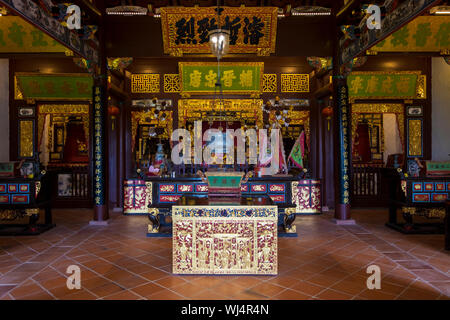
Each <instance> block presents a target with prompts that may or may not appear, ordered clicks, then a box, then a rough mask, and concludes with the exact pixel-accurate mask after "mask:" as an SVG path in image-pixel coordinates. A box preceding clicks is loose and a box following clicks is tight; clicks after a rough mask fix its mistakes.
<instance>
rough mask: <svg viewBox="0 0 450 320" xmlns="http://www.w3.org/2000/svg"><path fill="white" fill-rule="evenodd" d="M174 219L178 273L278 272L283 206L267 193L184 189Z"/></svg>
mask: <svg viewBox="0 0 450 320" xmlns="http://www.w3.org/2000/svg"><path fill="white" fill-rule="evenodd" d="M172 219H173V229H172V230H173V235H172V242H173V253H172V257H173V273H175V274H247V275H248V274H259V275H261V274H265V275H276V274H277V270H278V248H277V242H278V239H277V220H278V208H277V206H276V205H275V204H274V203H273V201H272V200H271V199H270V198H269V197H268V196H242V197H240V198H208V197H207V196H200V195H185V196H183V197H181V198H180V199H179V200H178V201H177V203H176V204H175V205H174V206H173V207H172Z"/></svg>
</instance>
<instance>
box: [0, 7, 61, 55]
mask: <svg viewBox="0 0 450 320" xmlns="http://www.w3.org/2000/svg"><path fill="white" fill-rule="evenodd" d="M65 51H67V49H66V47H64V46H63V45H61V44H59V42H58V41H56V40H53V39H52V38H50V37H49V36H48V35H46V34H45V33H44V32H42V31H41V30H39V29H38V28H35V27H34V26H32V25H31V24H29V23H28V22H26V21H25V20H24V19H22V18H20V17H15V16H4V17H1V19H0V53H35V52H36V53H38V52H41V53H42V52H65Z"/></svg>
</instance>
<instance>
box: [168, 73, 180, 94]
mask: <svg viewBox="0 0 450 320" xmlns="http://www.w3.org/2000/svg"><path fill="white" fill-rule="evenodd" d="M164 92H165V93H178V92H180V75H179V74H178V73H175V74H172V73H166V74H165V75H164Z"/></svg>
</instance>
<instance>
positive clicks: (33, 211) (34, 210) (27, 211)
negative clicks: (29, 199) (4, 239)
mask: <svg viewBox="0 0 450 320" xmlns="http://www.w3.org/2000/svg"><path fill="white" fill-rule="evenodd" d="M25 214H26V215H27V216H31V215H33V214H39V208H29V209H25Z"/></svg>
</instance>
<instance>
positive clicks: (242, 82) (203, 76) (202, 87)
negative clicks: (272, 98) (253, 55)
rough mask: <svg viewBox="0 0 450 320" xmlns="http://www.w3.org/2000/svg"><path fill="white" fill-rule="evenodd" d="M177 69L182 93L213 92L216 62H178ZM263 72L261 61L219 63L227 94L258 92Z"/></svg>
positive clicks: (215, 78) (215, 79) (223, 85)
mask: <svg viewBox="0 0 450 320" xmlns="http://www.w3.org/2000/svg"><path fill="white" fill-rule="evenodd" d="M179 71H180V79H181V92H182V93H188V94H204V93H214V89H215V84H216V82H217V63H215V62H179ZM263 72H264V63H263V62H242V63H234V62H229V63H227V62H223V63H221V64H220V78H221V82H222V91H223V92H224V93H229V94H252V93H260V92H261V83H262V75H263Z"/></svg>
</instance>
